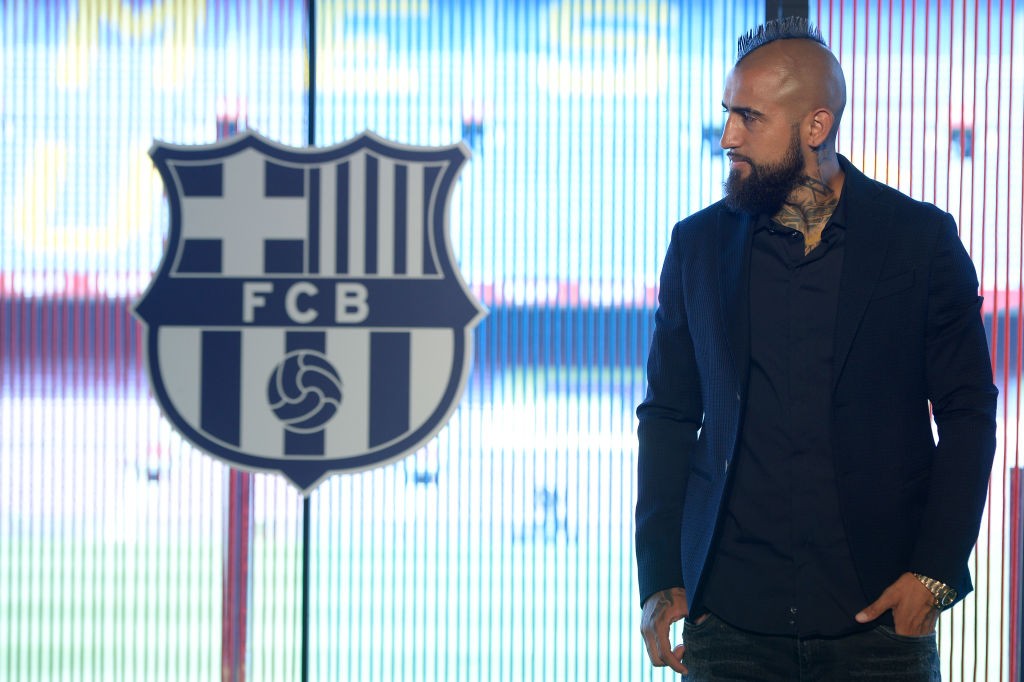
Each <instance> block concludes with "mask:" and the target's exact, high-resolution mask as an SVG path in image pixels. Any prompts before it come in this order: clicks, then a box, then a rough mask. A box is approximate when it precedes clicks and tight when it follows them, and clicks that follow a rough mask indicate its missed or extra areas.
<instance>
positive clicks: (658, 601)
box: [640, 585, 931, 675]
mask: <svg viewBox="0 0 1024 682" xmlns="http://www.w3.org/2000/svg"><path fill="white" fill-rule="evenodd" d="M921 587H924V585H922V586H921ZM930 594H931V593H929V595H930ZM689 613H690V610H689V607H688V606H687V603H686V590H684V589H683V588H681V587H670V588H668V589H667V590H662V591H661V592H655V593H654V594H652V595H651V596H650V597H648V598H647V601H645V602H644V612H643V615H642V616H640V634H642V635H643V636H644V644H646V645H647V655H648V656H650V657H651V663H653V664H654V665H655V666H658V667H662V666H666V665H667V666H668V667H670V668H672V669H673V670H675V671H676V672H677V673H682V674H683V675H686V674H687V672H688V671H687V669H686V666H685V665H683V651H685V649H686V647H685V646H684V645H682V644H680V645H678V646H676V647H675V648H672V643H671V642H669V639H668V632H669V627H670V626H671V625H672V623H675V622H676V621H678V620H682V619H683V618H685V617H686V616H687V615H689Z"/></svg>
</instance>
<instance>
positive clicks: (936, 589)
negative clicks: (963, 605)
mask: <svg viewBox="0 0 1024 682" xmlns="http://www.w3.org/2000/svg"><path fill="white" fill-rule="evenodd" d="M913 575H914V577H915V578H917V579H918V580H920V581H921V584H922V585H924V586H925V587H927V588H928V591H929V592H931V593H932V597H934V599H935V603H934V604H933V606H934V607H935V608H936V609H938V610H942V609H944V608H946V607H947V606H949V605H951V604H952V603H953V602H955V601H956V590H954V589H953V588H952V587H950V586H949V585H947V584H946V583H944V582H941V581H939V580H936V579H935V578H929V577H928V576H925V575H921V574H920V573H914V574H913Z"/></svg>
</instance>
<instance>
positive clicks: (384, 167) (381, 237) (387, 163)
mask: <svg viewBox="0 0 1024 682" xmlns="http://www.w3.org/2000/svg"><path fill="white" fill-rule="evenodd" d="M377 273H378V274H381V275H393V274H395V162H394V161H392V160H391V159H380V162H379V163H378V165H377Z"/></svg>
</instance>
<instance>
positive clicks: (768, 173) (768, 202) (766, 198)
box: [725, 130, 805, 216]
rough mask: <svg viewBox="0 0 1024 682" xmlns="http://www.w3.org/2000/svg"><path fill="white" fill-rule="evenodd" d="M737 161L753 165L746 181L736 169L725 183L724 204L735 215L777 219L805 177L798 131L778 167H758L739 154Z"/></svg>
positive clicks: (759, 165) (758, 165)
mask: <svg viewBox="0 0 1024 682" xmlns="http://www.w3.org/2000/svg"><path fill="white" fill-rule="evenodd" d="M734 158H737V159H741V160H743V161H746V162H747V163H748V164H750V172H749V173H748V174H747V177H746V179H744V178H741V177H740V172H739V169H736V168H734V169H733V170H731V171H729V178H728V179H727V180H726V181H725V204H726V206H728V207H729V208H731V209H733V210H734V211H741V212H743V213H749V214H751V215H761V214H764V215H769V216H773V215H775V214H776V213H778V212H779V209H780V208H782V204H784V203H785V201H786V199H788V198H789V195H790V193H791V192H792V191H793V190H794V189H796V187H797V185H799V184H800V183H799V181H800V178H801V177H803V175H804V167H805V163H804V157H803V154H801V153H800V137H799V135H798V134H797V132H796V131H795V130H794V131H793V137H792V139H791V140H790V145H789V148H788V149H787V150H786V155H785V156H784V157H783V158H782V160H781V161H779V162H778V163H769V164H756V163H754V162H753V161H752V160H751V159H748V158H747V157H745V156H740V155H739V154H736V155H734Z"/></svg>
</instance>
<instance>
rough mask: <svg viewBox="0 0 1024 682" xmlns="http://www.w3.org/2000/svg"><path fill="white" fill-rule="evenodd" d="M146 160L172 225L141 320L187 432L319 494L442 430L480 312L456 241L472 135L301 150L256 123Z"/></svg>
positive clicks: (231, 458)
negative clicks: (455, 198)
mask: <svg viewBox="0 0 1024 682" xmlns="http://www.w3.org/2000/svg"><path fill="white" fill-rule="evenodd" d="M150 156H152V158H153V162H154V163H155V164H156V166H157V169H158V170H159V171H160V175H161V176H162V178H163V181H164V185H165V186H166V188H167V196H168V200H169V204H170V230H169V234H168V239H167V247H166V251H165V253H164V258H163V261H162V262H161V264H160V268H159V271H158V272H157V274H156V275H155V277H154V278H153V281H152V282H151V283H150V285H149V288H148V289H147V290H146V292H145V293H144V294H143V296H142V298H141V299H140V301H139V302H138V304H137V306H136V309H135V313H136V315H137V316H138V317H139V318H140V319H141V320H142V322H143V323H144V325H145V327H146V335H145V338H146V341H145V344H146V355H147V366H148V369H149V374H150V379H151V383H152V387H153V392H154V394H155V396H156V398H157V400H158V401H159V403H160V405H161V407H162V409H163V411H164V413H165V414H166V416H167V417H168V419H170V421H171V422H172V423H173V424H174V426H175V427H176V428H177V429H178V430H179V431H180V432H181V433H182V434H183V435H184V436H185V437H186V438H188V439H189V440H190V441H192V442H193V443H194V444H195V445H197V446H198V447H200V448H202V449H203V450H205V451H207V452H209V453H210V454H212V455H214V456H216V457H218V458H220V459H223V460H225V461H227V462H228V463H230V464H232V465H234V466H239V467H242V468H245V469H250V470H277V471H280V472H282V473H283V474H284V475H285V476H286V477H288V478H289V479H290V480H291V481H292V482H293V483H294V484H295V485H296V486H298V487H299V489H301V490H302V491H303V492H305V493H308V492H309V491H310V490H312V489H313V488H314V487H315V486H316V485H317V484H318V483H319V482H320V481H321V480H322V479H323V478H324V477H326V476H327V475H328V474H330V473H331V472H336V471H358V470H362V469H367V468H371V467H375V466H380V465H383V464H385V463H387V462H390V461H393V460H395V459H397V458H400V457H402V456H404V455H406V454H408V453H410V452H413V451H415V450H416V449H417V448H418V447H420V446H421V445H423V444H424V443H425V442H426V441H427V440H429V439H430V438H431V437H432V436H433V435H434V434H435V433H436V432H437V431H438V430H439V429H441V427H443V426H444V424H445V423H447V421H448V418H449V416H450V415H451V413H452V411H453V410H454V409H455V406H456V405H457V403H458V400H459V398H460V396H461V394H462V390H463V388H464V386H465V382H466V378H467V374H468V371H469V367H470V361H471V359H472V353H473V334H472V332H473V329H474V327H475V326H476V325H477V324H478V323H479V321H480V320H481V319H482V317H483V316H484V315H485V311H484V309H483V307H482V306H481V304H480V303H479V301H477V299H476V298H475V297H474V296H473V294H472V293H471V292H470V291H469V290H468V288H467V287H466V284H465V283H464V282H463V280H462V277H461V275H460V273H459V271H458V268H457V266H456V264H455V260H454V258H453V257H452V253H451V245H450V240H449V237H448V225H447V209H448V202H449V199H450V197H451V192H452V189H453V187H454V183H455V179H456V176H457V175H458V172H459V170H460V168H461V166H462V164H463V163H464V162H465V161H466V159H467V158H468V152H467V150H466V148H465V147H464V146H463V145H462V144H456V145H452V146H447V147H410V146H404V145H398V144H396V143H393V142H390V141H387V140H384V139H381V138H379V137H377V136H375V135H373V134H372V133H369V132H367V133H363V134H362V135H360V136H359V137H356V138H355V139H352V140H349V141H348V142H345V143H343V144H340V145H336V146H333V147H325V148H306V149H300V148H293V147H285V146H282V145H279V144H277V143H274V142H271V141H270V140H267V139H266V138H264V137H262V136H260V135H258V134H256V133H254V132H251V131H249V132H246V133H244V134H241V135H238V136H236V137H233V138H229V139H227V140H223V141H221V142H218V143H216V144H211V145H203V146H177V145H169V144H165V143H162V142H156V143H154V145H153V147H152V149H151V150H150Z"/></svg>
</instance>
